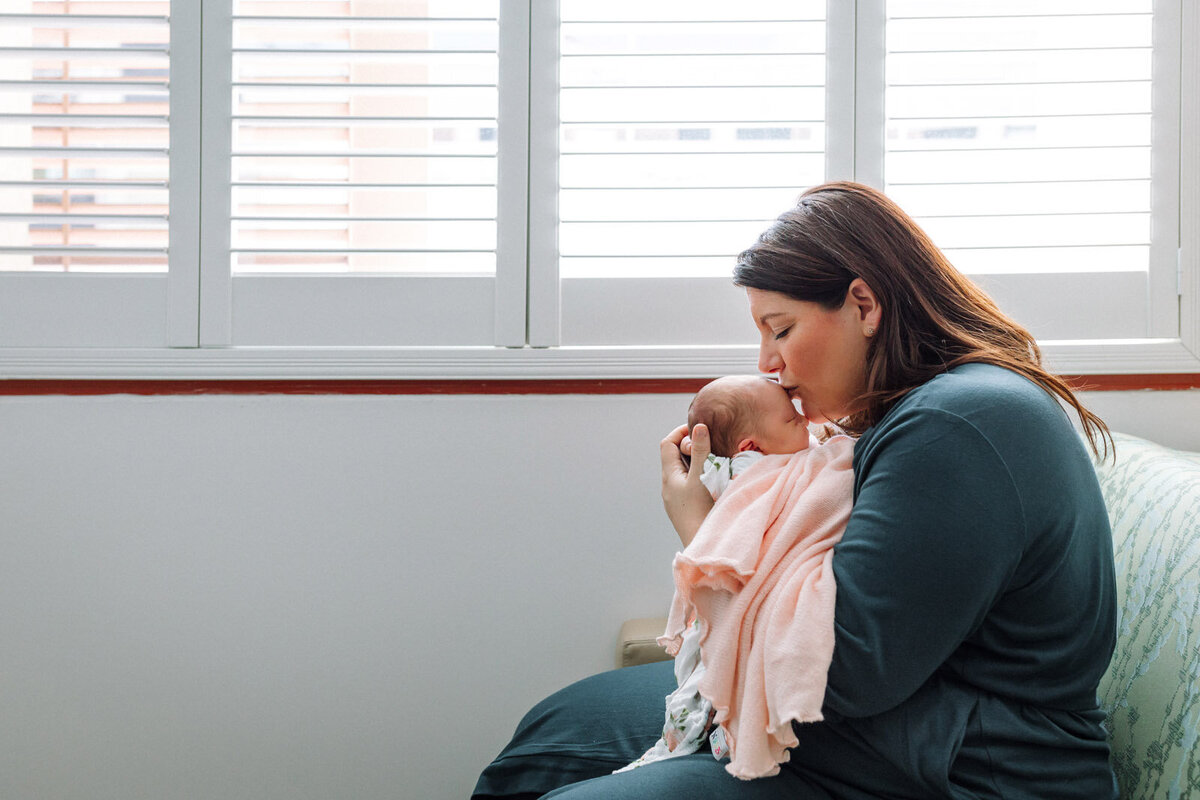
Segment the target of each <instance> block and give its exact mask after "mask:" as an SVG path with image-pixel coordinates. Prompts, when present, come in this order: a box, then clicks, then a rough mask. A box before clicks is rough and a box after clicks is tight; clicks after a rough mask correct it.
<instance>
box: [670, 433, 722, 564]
mask: <svg viewBox="0 0 1200 800" xmlns="http://www.w3.org/2000/svg"><path fill="white" fill-rule="evenodd" d="M687 436H688V426H687V425H680V426H679V427H678V428H676V429H675V430H673V431H671V433H670V434H669V435H668V436H667V438H665V439H663V440H662V444H660V445H659V450H660V452H661V455H662V498H663V507H664V508H665V509H666V510H667V516H668V517H670V519H671V524H672V525H673V526H675V532H676V533H677V534H679V541H681V542H683V546H684V547H687V546H688V544H689V543H690V542H691V541H692V539H693V538H694V537H695V536H696V531H698V530H700V523H702V522H704V518H705V517H706V516H708V512H709V510H710V509H711V508H712V507H713V499H712V495H711V494H709V493H708V489H706V488H705V487H704V484H703V483H701V482H700V475H701V474H703V472H704V461H705V459H707V458H708V453H709V444H708V428H707V427H705V426H704V425H697V426H696V427H695V429H694V430H693V431H692V436H691V463H690V464H689V463H688V462H687V461H685V460H684V452H683V450H684V449H685V448H684V440H685V439H686V438H687Z"/></svg>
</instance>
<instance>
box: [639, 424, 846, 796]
mask: <svg viewBox="0 0 1200 800" xmlns="http://www.w3.org/2000/svg"><path fill="white" fill-rule="evenodd" d="M853 451H854V440H853V439H850V438H849V437H845V436H837V437H834V438H832V439H830V440H829V441H827V442H826V443H824V444H822V445H816V446H813V447H810V448H809V449H807V450H802V451H800V452H798V453H794V454H792V455H774V456H766V457H764V458H763V459H761V460H760V461H758V462H757V463H756V464H754V465H753V466H751V467H750V468H748V469H747V470H746V471H745V472H744V473H742V474H741V475H740V476H739V477H738V478H737V479H736V480H734V481H733V483H732V484H730V486H729V488H728V489H727V490H726V491H725V493H724V494H722V495H721V498H720V500H719V501H718V502H717V504H716V505H715V506H714V507H713V509H712V511H710V512H709V514H708V517H707V518H706V519H705V520H704V524H703V525H702V526H701V527H700V530H699V532H697V534H696V537H695V538H694V539H693V540H692V542H691V544H689V545H688V547H687V548H686V549H685V550H684V551H683V552H682V553H679V554H677V555H676V556H675V561H674V565H673V571H674V575H675V597H674V600H673V601H672V603H671V612H670V616H669V617H668V619H667V629H666V631H665V632H664V634H663V636H662V637H661V638H659V640H658V641H659V644H661V645H663V646H664V647H666V648H667V652H669V653H670V654H671V655H675V653H676V652H678V650H679V645H680V643H681V641H682V635H683V632H684V631H685V629H686V627H687V625H688V623H689V621H690V620H691V619H693V618H699V619H701V620H703V621H704V623H705V625H704V630H705V637H704V638H703V639H702V640H701V644H700V651H701V659H702V661H703V663H704V665H705V668H706V672H705V674H704V676H703V678H702V679H701V681H700V694H701V695H702V696H703V697H704V698H705V699H707V700H709V701H710V702H711V703H712V704H713V708H714V709H715V710H716V717H715V719H714V721H715V723H716V724H718V725H720V726H722V727H723V728H724V732H725V738H726V742H727V743H728V744H729V748H730V763H729V764H727V765H726V767H725V769H726V770H727V771H728V772H729V773H730V774H731V775H734V776H736V777H738V778H743V779H750V778H759V777H765V776H769V775H775V774H777V773H778V772H779V765H780V764H782V763H784V762H786V761H787V760H788V757H789V754H788V752H787V748H789V747H793V746H795V745H796V743H797V739H796V736H795V734H794V733H793V732H792V726H791V722H792V720H797V721H799V722H815V721H818V720H820V719H822V715H821V706H822V703H823V700H824V697H825V684H826V680H827V677H828V672H829V663H830V661H831V660H832V658H833V607H834V599H835V596H836V587H835V586H834V579H833V570H832V559H833V546H834V544H836V543H837V542H838V540H839V539H841V536H842V531H843V530H844V529H845V527H846V520H847V519H849V516H850V507H851V497H852V490H853V478H854V475H853V471H852V469H851V456H852V455H853Z"/></svg>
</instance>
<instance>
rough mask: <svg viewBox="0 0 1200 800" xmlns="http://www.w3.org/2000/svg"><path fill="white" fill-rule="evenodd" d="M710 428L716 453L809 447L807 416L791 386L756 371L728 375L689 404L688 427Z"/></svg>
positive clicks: (792, 450)
mask: <svg viewBox="0 0 1200 800" xmlns="http://www.w3.org/2000/svg"><path fill="white" fill-rule="evenodd" d="M697 423H703V424H704V425H705V426H707V427H708V434H709V441H710V442H711V443H712V452H713V455H718V456H724V457H730V456H734V455H737V454H738V453H740V452H742V451H744V450H757V451H758V452H760V453H764V454H766V455H774V454H780V453H795V452H798V451H800V450H803V449H805V448H806V447H808V444H809V433H808V420H806V419H805V418H804V417H803V416H801V414H800V412H799V411H797V410H796V407H795V406H794V405H792V399H791V398H790V397H788V393H787V390H785V389H784V388H783V387H782V386H780V385H779V384H778V383H776V382H775V381H772V380H769V379H767V378H762V377H759V376H758V375H730V376H727V377H724V378H717V379H716V380H715V381H713V382H711V383H709V384H706V385H705V386H704V388H702V389H701V390H700V391H699V392H697V393H696V396H695V397H694V398H692V404H691V406H690V407H689V408H688V429H689V430H691V429H693V428H695V427H696V425H697Z"/></svg>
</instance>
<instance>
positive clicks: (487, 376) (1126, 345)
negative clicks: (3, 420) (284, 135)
mask: <svg viewBox="0 0 1200 800" xmlns="http://www.w3.org/2000/svg"><path fill="white" fill-rule="evenodd" d="M1198 351H1200V347H1189V346H1188V344H1187V343H1185V342H1183V341H1182V340H1179V339H1138V340H1120V341H1103V342H1097V341H1087V342H1045V343H1043V353H1044V355H1045V357H1046V362H1047V364H1048V365H1049V367H1050V368H1051V369H1052V370H1053V371H1055V372H1057V373H1060V374H1065V375H1085V376H1102V375H1139V376H1146V375H1164V376H1170V375H1186V374H1191V373H1198V372H1200V356H1198V355H1197V352H1198ZM756 364H757V348H756V347H755V346H752V345H731V346H724V347H713V346H708V347H557V348H530V347H525V348H494V347H429V348H407V347H406V348H389V347H376V348H341V347H332V348H299V347H297V348H288V347H255V348H178V349H169V348H126V349H105V348H91V349H89V348H78V349H68V348H9V349H0V379H3V380H98V381H103V380H119V381H137V380H175V381H232V380H243V381H612V380H623V381H628V380H641V381H651V382H653V381H660V380H679V379H702V378H710V377H713V376H716V375H726V374H730V373H746V372H755V371H756Z"/></svg>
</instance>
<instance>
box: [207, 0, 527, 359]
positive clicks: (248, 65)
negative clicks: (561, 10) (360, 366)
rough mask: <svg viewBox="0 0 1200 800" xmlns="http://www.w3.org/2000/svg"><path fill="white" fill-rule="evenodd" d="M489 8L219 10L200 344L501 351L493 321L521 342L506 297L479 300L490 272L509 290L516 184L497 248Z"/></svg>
mask: <svg viewBox="0 0 1200 800" xmlns="http://www.w3.org/2000/svg"><path fill="white" fill-rule="evenodd" d="M499 11H500V3H499V2H497V1H496V0H472V1H471V2H461V1H459V2H438V0H429V2H422V3H405V4H397V3H389V2H381V1H380V0H352V1H351V2H341V3H297V2H281V1H280V0H237V2H235V3H234V14H233V17H232V19H231V20H230V25H231V31H232V42H231V47H230V48H229V52H228V53H227V54H217V53H207V52H206V59H215V58H218V57H227V58H229V59H230V64H231V89H232V93H231V94H232V105H231V106H230V108H229V116H228V119H229V126H228V129H227V131H222V133H224V134H225V136H226V137H227V142H228V148H229V149H228V153H227V154H226V155H225V156H224V157H225V158H228V160H229V174H230V179H229V185H228V186H227V187H220V186H216V187H213V188H214V189H215V190H217V191H220V192H221V194H222V195H223V196H227V197H228V208H227V211H228V214H229V225H230V227H229V240H228V256H227V260H225V258H223V257H222V255H221V253H220V250H222V249H224V248H223V247H221V248H214V249H213V250H212V252H211V254H210V255H207V256H206V269H208V268H209V267H210V266H211V268H212V270H213V271H214V272H219V273H226V274H228V275H229V276H230V277H229V278H226V280H225V282H224V283H223V284H222V286H221V288H222V292H220V293H214V295H213V296H211V297H209V296H207V295H206V301H207V302H208V303H209V304H210V307H211V309H212V311H211V313H209V312H207V311H206V316H205V323H206V324H205V328H204V334H203V338H204V340H205V343H207V344H235V345H491V344H497V343H499V344H505V343H508V342H506V341H497V339H498V337H499V338H500V339H503V338H504V337H503V336H502V335H501V334H499V333H498V332H497V316H498V315H501V316H503V315H504V314H506V313H507V314H508V316H509V317H510V318H513V319H515V320H516V322H517V323H518V325H515V326H510V327H518V328H519V330H520V336H521V340H522V341H523V328H524V323H523V313H524V309H523V307H521V306H520V304H519V303H518V307H515V308H512V307H507V308H503V309H500V310H497V304H496V295H497V292H498V291H499V289H498V286H499V283H498V282H502V281H503V280H504V279H505V278H506V277H512V278H513V283H514V284H516V285H519V286H520V288H521V289H522V290H523V287H524V252H523V246H524V233H523V225H524V220H523V215H522V214H521V213H519V212H520V211H522V210H523V207H524V202H525V201H524V196H523V184H524V180H523V176H521V177H520V179H518V180H514V181H513V182H512V187H513V189H514V190H515V193H514V194H510V195H509V196H508V199H509V200H510V207H511V209H513V210H514V212H516V213H514V214H513V215H512V219H511V221H512V222H515V223H516V225H517V226H520V227H521V233H520V235H519V236H512V237H509V238H508V241H511V242H512V244H513V245H514V246H513V247H511V248H509V250H508V252H507V253H506V254H504V255H500V256H498V239H499V236H498V222H497V219H498V216H499V213H498V207H499V202H498V198H499V190H498V185H499V183H500V174H499V161H500V159H499V158H498V156H499V152H500V150H501V149H502V148H504V147H505V146H506V145H505V142H506V141H507V142H511V143H513V144H515V145H516V149H518V150H520V148H523V146H524V143H523V141H520V138H521V137H523V135H524V134H523V125H522V124H520V120H519V117H522V116H524V108H523V106H522V105H521V104H522V103H523V102H524V101H523V98H522V97H521V96H520V91H519V90H520V88H521V87H520V86H518V87H517V88H518V92H517V98H516V102H517V104H516V105H514V106H513V109H514V111H515V114H514V115H513V119H514V122H515V123H517V124H515V125H514V130H515V133H516V135H517V137H518V138H517V139H513V138H512V137H511V136H510V135H507V134H508V133H509V132H508V131H505V130H503V129H502V128H501V126H500V124H499V122H498V120H499V118H500V116H501V114H500V102H501V100H500V90H499V82H500V58H499V45H500V39H501V33H500V20H499ZM522 26H526V27H527V22H525V21H524V20H522V19H518V20H517V21H516V24H515V28H516V30H517V32H518V34H520V33H521V32H522V31H521V30H520V29H521V27H522ZM526 35H527V34H526ZM514 58H515V59H516V61H517V62H518V67H519V66H520V63H521V62H522V61H523V58H524V56H522V54H521V53H519V52H517V53H515V54H514ZM214 157H215V158H217V159H222V156H221V155H219V154H215V153H214ZM513 162H514V163H516V164H520V163H521V159H520V158H519V157H517V158H514V159H513ZM206 174H207V173H206ZM221 210H222V211H225V210H226V209H225V208H222V209H221ZM221 244H222V245H224V242H222V243H221ZM218 259H220V263H217V260H218ZM504 259H507V260H504ZM501 261H503V264H501ZM502 276H503V277H502ZM220 277H224V274H222V275H221V276H220ZM222 306H224V308H223V307H222ZM509 338H511V336H510V337H509ZM517 343H518V344H519V343H521V342H517Z"/></svg>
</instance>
